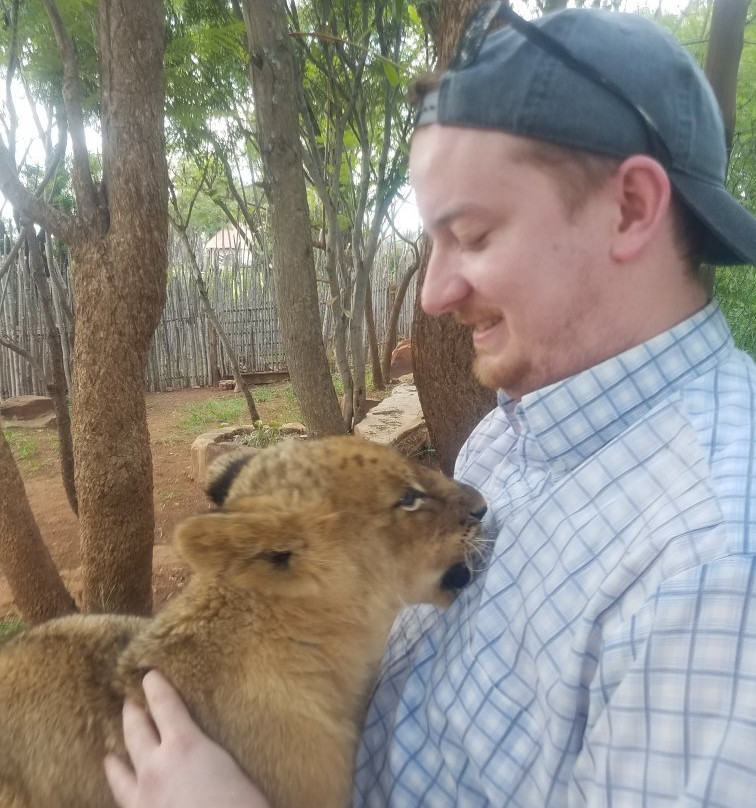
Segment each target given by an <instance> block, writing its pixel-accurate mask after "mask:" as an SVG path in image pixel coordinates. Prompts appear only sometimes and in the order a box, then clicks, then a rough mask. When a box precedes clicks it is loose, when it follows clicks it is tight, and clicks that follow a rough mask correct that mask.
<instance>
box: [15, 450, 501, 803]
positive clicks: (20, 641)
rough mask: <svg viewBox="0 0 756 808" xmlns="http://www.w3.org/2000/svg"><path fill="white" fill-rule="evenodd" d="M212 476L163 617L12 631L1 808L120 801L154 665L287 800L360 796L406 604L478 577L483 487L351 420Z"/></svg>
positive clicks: (243, 458)
mask: <svg viewBox="0 0 756 808" xmlns="http://www.w3.org/2000/svg"><path fill="white" fill-rule="evenodd" d="M229 458H230V459H229ZM210 476H211V482H210V485H209V489H208V494H209V495H210V497H211V498H212V499H213V500H214V502H215V503H216V505H218V506H219V508H218V509H217V510H215V511H210V512H206V513H204V514H201V515H199V516H194V517H191V518H189V519H187V520H186V521H185V522H183V523H182V524H181V525H180V526H179V527H178V528H177V531H176V535H175V542H176V545H177V548H178V550H179V552H180V553H181V554H182V556H183V557H184V558H185V559H186V561H187V562H188V563H189V564H190V566H191V567H192V569H193V575H192V578H191V580H190V582H189V584H188V585H187V587H186V588H185V589H184V591H183V592H181V593H180V594H179V595H177V596H176V597H175V598H174V599H173V600H172V601H171V602H170V603H169V604H168V605H167V606H166V607H164V609H163V610H162V611H161V612H160V613H159V614H158V615H157V616H156V617H154V618H153V619H144V618H130V617H118V616H112V615H111V616H75V617H66V618H61V619H59V620H54V621H51V622H49V623H47V624H45V625H42V626H39V627H37V628H34V629H32V630H29V631H28V632H26V633H25V634H22V635H20V636H19V637H16V638H14V639H12V640H10V641H9V642H8V643H7V644H6V645H5V646H3V647H2V649H0V806H1V807H2V808H10V807H11V806H12V807H13V808H103V806H114V805H115V802H114V801H113V799H112V797H111V795H110V791H109V789H108V786H107V783H106V781H105V777H104V774H103V758H104V756H105V753H106V751H115V752H117V753H119V754H122V755H125V749H124V745H123V739H122V732H121V707H122V703H123V697H124V695H125V694H126V693H128V694H130V695H133V696H134V697H135V698H140V693H141V688H140V680H141V677H142V675H143V674H144V673H145V671H147V670H148V669H150V668H159V669H160V670H161V671H162V672H163V673H164V674H165V675H166V676H167V677H168V679H170V680H171V681H172V682H173V684H174V685H175V686H176V687H177V688H178V690H179V692H180V693H181V695H182V696H183V698H184V700H185V701H186V703H187V705H188V707H189V709H190V711H191V712H192V714H193V716H194V718H195V719H196V720H197V721H198V723H199V724H200V726H201V727H202V728H203V729H204V730H205V732H207V733H208V734H209V735H210V736H211V737H212V738H214V739H215V740H217V741H218V742H219V743H220V744H221V745H222V746H224V747H225V748H226V749H228V750H229V751H230V752H231V753H232V754H233V755H234V756H235V758H236V760H237V761H238V762H239V763H240V764H241V766H242V767H243V768H244V769H245V770H246V772H247V773H248V774H249V776H250V777H251V778H252V780H253V781H254V782H256V783H257V784H258V785H259V786H260V787H261V788H262V790H263V792H264V793H266V794H267V796H268V798H269V799H270V801H271V802H272V804H273V805H274V806H276V808H304V806H309V807H310V808H342V806H346V805H347V804H348V803H349V799H350V790H351V777H352V767H353V757H354V751H355V744H356V741H357V737H358V733H359V731H360V726H361V723H362V721H363V718H364V712H365V707H366V701H367V698H368V696H369V691H370V688H371V683H372V680H373V677H374V673H375V669H376V667H377V663H378V661H379V659H380V656H381V653H382V650H383V646H384V643H385V641H386V638H387V635H388V631H389V629H390V627H391V624H392V622H393V620H394V617H395V615H396V613H397V612H398V611H399V609H400V608H401V607H402V606H403V605H405V604H408V603H419V602H432V603H436V604H441V605H444V604H447V603H449V602H450V601H451V599H452V597H453V593H454V590H455V589H456V588H459V587H460V586H463V585H464V584H465V583H466V582H467V581H468V579H469V577H470V574H469V572H468V570H467V567H466V566H465V564H466V562H467V561H469V559H470V558H472V557H473V556H475V555H476V554H477V553H479V552H480V548H481V541H482V540H481V539H480V538H479V536H480V531H479V521H480V518H481V516H482V514H483V512H484V511H485V504H484V502H483V499H482V498H481V496H480V495H479V494H478V493H477V492H476V491H475V490H474V489H472V488H469V487H468V486H464V485H460V484H458V483H455V482H453V481H451V480H449V479H447V478H445V477H443V476H442V475H441V474H438V473H436V472H433V471H430V470H428V469H426V468H424V467H422V466H420V465H418V464H415V463H413V462H411V461H409V460H407V459H406V458H403V457H402V456H400V455H399V454H398V453H396V452H394V451H393V450H392V449H388V448H386V447H383V446H379V445H376V444H371V443H367V442H364V441H361V440H359V439H357V438H352V437H336V438H323V439H320V440H314V441H306V442H293V441H288V442H284V443H281V444H278V445H277V446H274V447H271V448H268V449H264V450H262V451H259V452H257V453H255V454H252V455H249V454H244V455H233V456H229V457H228V458H224V459H221V460H220V461H218V462H217V463H216V464H215V466H213V467H212V470H211V475H210Z"/></svg>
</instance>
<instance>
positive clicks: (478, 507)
mask: <svg viewBox="0 0 756 808" xmlns="http://www.w3.org/2000/svg"><path fill="white" fill-rule="evenodd" d="M460 486H461V487H462V489H463V490H464V492H465V494H466V495H467V499H468V502H469V507H470V510H469V514H470V516H472V518H473V519H477V520H478V521H479V522H480V520H481V519H482V518H483V517H484V516H485V515H486V511H487V510H488V506H487V505H486V501H485V499H483V496H482V494H481V493H480V492H479V491H478V490H477V489H475V488H473V487H472V486H471V485H465V483H460Z"/></svg>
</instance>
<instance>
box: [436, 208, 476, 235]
mask: <svg viewBox="0 0 756 808" xmlns="http://www.w3.org/2000/svg"><path fill="white" fill-rule="evenodd" d="M477 210H478V207H477V206H476V205H475V203H474V202H473V203H470V202H462V203H460V204H458V205H454V206H453V207H452V208H450V209H449V210H447V211H445V212H442V213H441V215H440V216H436V217H435V218H434V219H433V221H432V222H430V223H426V225H425V226H426V228H427V229H430V230H440V229H441V228H444V227H447V226H448V225H449V224H450V223H451V222H453V221H456V220H457V219H461V218H462V217H463V216H467V215H470V214H474V213H475V212H476V211H477Z"/></svg>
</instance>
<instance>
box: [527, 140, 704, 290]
mask: <svg viewBox="0 0 756 808" xmlns="http://www.w3.org/2000/svg"><path fill="white" fill-rule="evenodd" d="M523 159H524V160H527V161H529V162H531V163H533V164H535V165H536V166H538V167H539V168H540V169H541V170H542V171H544V172H546V173H547V174H549V175H550V176H551V177H552V178H553V179H554V180H555V181H556V183H557V189H558V192H559V194H560V196H561V197H562V200H563V202H564V204H565V206H566V208H567V211H568V212H569V213H575V212H577V211H579V210H580V208H581V206H582V205H583V203H584V202H585V200H586V199H587V198H588V197H589V196H590V195H591V194H592V193H594V192H595V191H596V190H597V189H598V188H599V187H600V186H601V185H603V183H604V182H606V180H608V179H609V177H610V176H611V175H612V173H613V172H614V171H615V170H616V168H617V166H618V165H619V164H620V162H621V160H620V159H619V158H616V157H605V156H603V155H598V154H592V153H591V152H587V151H582V150H580V149H571V148H568V147H566V146H558V145H556V144H555V143H548V142H546V141H543V140H528V141H527V148H526V149H524V151H523ZM670 214H671V217H672V234H673V238H674V240H675V245H676V246H677V249H678V251H679V253H680V255H681V257H682V258H683V259H684V260H685V261H686V263H687V265H688V268H689V270H690V272H691V274H692V275H693V276H694V277H696V278H698V279H703V275H702V271H701V260H702V259H701V255H702V253H703V248H704V243H705V240H706V230H705V228H704V227H703V225H702V224H701V222H700V221H699V220H698V218H697V217H696V215H695V214H694V213H693V212H692V211H691V210H690V208H688V206H687V205H686V204H685V203H684V202H683V201H682V200H681V198H680V196H679V194H678V193H677V191H676V190H675V189H674V188H673V189H672V200H671V203H670Z"/></svg>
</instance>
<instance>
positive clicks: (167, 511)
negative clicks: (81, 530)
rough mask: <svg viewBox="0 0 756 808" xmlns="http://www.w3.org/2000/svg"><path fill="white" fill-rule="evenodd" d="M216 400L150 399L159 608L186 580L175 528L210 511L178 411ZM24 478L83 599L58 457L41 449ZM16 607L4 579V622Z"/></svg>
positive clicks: (209, 392)
mask: <svg viewBox="0 0 756 808" xmlns="http://www.w3.org/2000/svg"><path fill="white" fill-rule="evenodd" d="M218 395H219V393H218V390H217V389H214V388H201V389H194V390H179V391H175V392H171V393H148V394H147V423H148V426H149V430H150V439H151V446H152V463H153V473H154V491H155V554H154V563H153V593H154V595H153V596H154V601H155V605H156V606H159V605H160V603H162V602H163V601H164V600H165V599H166V598H167V597H169V596H170V595H171V594H172V593H174V592H175V591H177V589H178V588H180V587H181V586H182V585H183V584H184V583H185V582H186V578H187V573H186V569H185V567H184V566H183V564H181V563H180V561H179V560H178V558H177V557H176V555H175V553H174V552H173V549H172V547H171V546H170V540H171V535H172V533H173V529H174V527H175V526H176V524H177V523H178V522H179V521H180V520H181V519H183V518H184V517H186V516H189V515H190V514H193V513H197V512H199V511H201V510H202V509H203V508H205V507H206V503H205V496H204V493H203V491H202V487H201V485H200V483H198V482H196V481H194V480H191V479H190V478H189V472H190V467H191V463H190V447H191V443H192V440H193V438H194V436H189V437H187V436H186V435H184V434H182V433H181V431H180V430H179V429H177V421H178V420H179V419H180V417H181V416H180V410H181V408H182V407H183V406H184V405H186V404H187V403H190V402H195V401H198V402H199V401H206V400H207V399H210V398H217V397H218ZM229 395H233V394H232V393H229ZM22 475H23V477H24V484H25V487H26V493H27V496H28V498H29V502H30V504H31V507H32V510H33V512H34V516H35V518H36V520H37V524H38V525H39V529H40V532H41V533H42V537H43V539H44V541H45V543H46V544H47V546H48V548H49V550H50V554H51V555H52V558H53V560H54V561H55V563H56V565H57V566H58V569H59V570H61V574H62V575H63V578H64V580H65V581H66V583H67V585H68V587H69V590H70V591H71V592H72V594H73V595H74V597H77V596H78V595H79V594H80V584H79V574H78V566H79V537H78V527H77V521H76V517H75V516H74V515H73V513H72V512H71V509H70V507H69V505H68V502H67V500H66V496H65V492H64V491H63V484H62V482H61V477H60V465H59V462H58V459H57V454H56V452H54V451H51V450H45V449H43V450H41V457H40V463H39V464H38V468H37V469H36V470H34V471H33V472H23V471H22ZM12 606H13V598H12V595H11V593H10V590H9V588H8V585H7V582H6V580H5V578H4V577H2V576H0V617H2V616H3V615H5V614H7V613H8V612H10V611H12Z"/></svg>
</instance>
